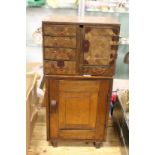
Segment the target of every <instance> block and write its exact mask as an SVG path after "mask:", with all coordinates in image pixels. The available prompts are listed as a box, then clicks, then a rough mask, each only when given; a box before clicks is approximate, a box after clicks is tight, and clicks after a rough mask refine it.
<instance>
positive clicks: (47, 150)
mask: <svg viewBox="0 0 155 155" xmlns="http://www.w3.org/2000/svg"><path fill="white" fill-rule="evenodd" d="M124 151H125V150H124V147H123V146H122V145H121V140H120V137H119V135H118V132H117V131H116V130H115V127H114V124H113V122H112V120H111V119H109V122H108V132H107V141H106V142H104V143H103V146H102V147H101V148H100V149H96V148H95V147H94V146H93V145H92V144H91V143H89V144H86V143H84V142H60V143H58V147H56V148H54V147H53V146H51V144H50V143H49V142H48V141H47V140H46V117H45V108H41V109H40V111H39V114H38V119H37V122H36V125H35V127H34V130H33V134H32V139H31V144H30V148H29V151H28V155H125V152H124Z"/></svg>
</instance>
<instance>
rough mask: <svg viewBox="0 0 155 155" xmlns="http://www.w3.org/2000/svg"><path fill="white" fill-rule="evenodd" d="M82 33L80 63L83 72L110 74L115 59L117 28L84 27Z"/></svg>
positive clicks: (117, 38)
mask: <svg viewBox="0 0 155 155" xmlns="http://www.w3.org/2000/svg"><path fill="white" fill-rule="evenodd" d="M82 33H83V39H82V47H81V48H82V52H81V54H82V60H81V62H82V64H83V65H82V66H83V69H84V70H83V72H88V73H90V74H91V72H92V74H104V72H107V71H106V70H108V71H109V72H107V73H105V74H110V73H111V74H112V73H113V72H114V70H113V67H114V64H115V59H116V57H117V48H118V40H119V28H118V27H116V28H113V27H110V26H109V27H108V26H102V27H101V26H84V27H83V29H82ZM97 67H98V68H97ZM99 67H102V68H99ZM94 68H95V69H94ZM97 72H98V73H97Z"/></svg>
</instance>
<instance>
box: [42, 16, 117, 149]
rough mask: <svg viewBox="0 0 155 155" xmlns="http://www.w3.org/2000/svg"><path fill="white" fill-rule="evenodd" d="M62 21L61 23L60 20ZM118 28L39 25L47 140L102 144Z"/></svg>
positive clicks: (56, 22) (91, 22) (92, 23)
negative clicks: (41, 45)
mask: <svg viewBox="0 0 155 155" xmlns="http://www.w3.org/2000/svg"><path fill="white" fill-rule="evenodd" d="M64 19H65V20H64ZM119 26H120V25H119V23H117V22H116V21H115V20H113V19H109V18H104V17H102V18H101V17H98V18H96V17H94V18H93V17H85V18H84V19H79V18H78V17H67V18H66V17H64V18H63V17H57V18H56V17H47V18H46V19H45V20H44V21H43V61H44V74H45V77H46V78H45V79H46V95H45V97H46V104H47V138H48V140H51V141H52V142H53V145H54V144H56V142H57V141H59V140H84V141H92V142H95V145H96V147H97V146H99V144H100V143H101V142H102V141H104V140H105V139H106V127H107V119H108V113H109V112H108V109H109V102H110V95H111V89H112V81H113V77H112V76H113V75H114V69H115V60H116V57H117V48H118V39H119V28H120V27H119Z"/></svg>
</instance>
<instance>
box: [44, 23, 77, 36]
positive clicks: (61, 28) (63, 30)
mask: <svg viewBox="0 0 155 155" xmlns="http://www.w3.org/2000/svg"><path fill="white" fill-rule="evenodd" d="M43 33H44V35H51V36H76V26H73V25H70V26H69V25H52V24H44V25H43Z"/></svg>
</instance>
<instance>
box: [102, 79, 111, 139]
mask: <svg viewBox="0 0 155 155" xmlns="http://www.w3.org/2000/svg"><path fill="white" fill-rule="evenodd" d="M112 86H113V79H111V80H109V89H108V96H107V104H106V117H105V131H104V140H106V136H107V128H108V120H109V110H110V99H111V94H112Z"/></svg>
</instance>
